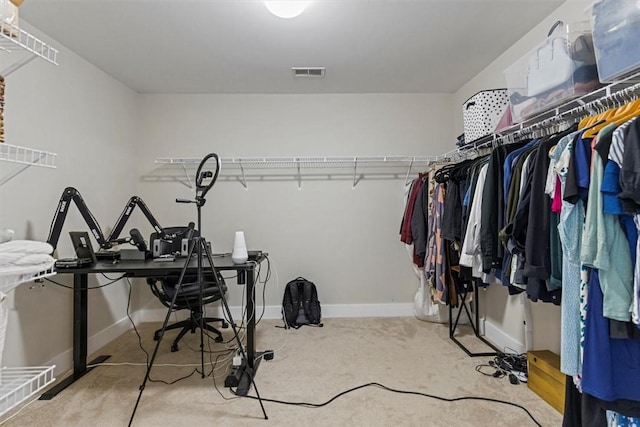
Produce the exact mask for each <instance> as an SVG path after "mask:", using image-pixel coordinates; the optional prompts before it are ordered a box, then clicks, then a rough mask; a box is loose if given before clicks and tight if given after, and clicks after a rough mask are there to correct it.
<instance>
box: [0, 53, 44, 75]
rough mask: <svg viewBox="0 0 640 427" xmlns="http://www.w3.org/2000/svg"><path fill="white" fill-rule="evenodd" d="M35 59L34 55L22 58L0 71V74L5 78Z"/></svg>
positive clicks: (36, 56)
mask: <svg viewBox="0 0 640 427" xmlns="http://www.w3.org/2000/svg"><path fill="white" fill-rule="evenodd" d="M36 58H38V55H37V54H35V53H34V54H31V55H29V56H27V57H26V58H23V59H21V60H20V61H16V62H14V63H13V64H11V65H9V66H8V67H6V68H4V69H3V70H2V71H0V74H2V75H3V76H4V77H7V76H8V75H9V74H11V73H13V72H14V71H16V70H17V69H19V68H20V67H22V66H24V65H27V64H28V63H29V62H31V61H33V60H34V59H36Z"/></svg>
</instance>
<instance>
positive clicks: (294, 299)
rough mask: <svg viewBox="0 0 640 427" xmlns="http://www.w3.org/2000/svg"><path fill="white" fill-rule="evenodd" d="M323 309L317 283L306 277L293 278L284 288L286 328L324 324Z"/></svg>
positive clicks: (283, 301) (283, 307) (283, 305)
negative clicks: (321, 321) (322, 318)
mask: <svg viewBox="0 0 640 427" xmlns="http://www.w3.org/2000/svg"><path fill="white" fill-rule="evenodd" d="M320 316H321V309H320V301H318V291H317V290H316V285H314V284H313V283H312V282H310V281H308V280H307V279H305V278H304V277H298V278H296V279H293V280H292V281H290V282H289V283H287V286H285V289H284V297H283V298H282V317H283V319H284V324H285V328H287V327H290V328H295V329H298V328H299V327H300V326H302V325H312V326H319V327H321V326H322V323H320Z"/></svg>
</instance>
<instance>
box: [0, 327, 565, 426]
mask: <svg viewBox="0 0 640 427" xmlns="http://www.w3.org/2000/svg"><path fill="white" fill-rule="evenodd" d="M280 324H281V322H280V321H275V320H263V321H262V322H261V323H260V324H259V325H258V329H257V337H258V343H257V348H258V350H266V349H271V350H275V358H274V359H273V360H271V361H262V363H261V364H260V367H259V370H258V372H257V375H256V378H255V381H256V384H257V387H258V391H259V392H260V395H261V396H262V397H263V398H268V399H279V400H285V401H296V402H308V403H322V402H325V401H328V400H329V399H331V398H332V397H333V396H335V395H337V394H339V393H341V392H343V391H345V390H347V389H349V388H352V387H356V386H359V385H362V384H366V383H371V382H377V383H380V384H383V385H385V386H387V387H391V388H394V389H398V390H406V391H412V392H420V393H427V394H432V395H437V396H441V397H446V398H455V397H462V396H474V397H486V398H491V399H500V400H505V401H508V402H513V403H516V404H519V405H522V406H524V407H525V408H527V409H528V410H529V411H530V412H531V414H532V415H533V417H535V419H536V420H537V421H538V422H539V423H540V425H543V426H559V425H561V423H562V416H561V415H560V414H559V413H558V412H557V411H555V410H554V409H553V408H552V407H551V406H549V405H548V404H547V403H545V402H544V401H543V400H541V399H540V398H539V397H538V396H537V395H535V394H534V393H533V392H531V391H530V390H529V389H528V388H527V386H526V384H519V385H512V384H510V383H509V380H508V379H506V378H499V379H498V378H493V377H487V376H483V375H481V374H480V373H478V372H476V371H475V369H474V368H475V366H476V365H477V364H480V363H487V361H488V360H489V359H490V358H486V357H484V358H483V357H480V358H470V357H468V356H467V355H466V354H465V353H464V352H463V351H462V350H461V349H459V348H458V347H457V346H456V345H455V344H454V343H453V342H452V341H450V340H449V338H448V330H447V326H446V325H439V324H432V323H426V322H422V321H419V320H416V319H414V318H366V319H327V320H326V321H325V323H324V327H323V328H313V327H303V328H301V329H298V330H284V329H280V328H276V327H275V326H276V325H280ZM158 326H159V325H158V324H143V325H142V326H141V327H139V328H138V329H139V331H140V333H141V335H142V344H143V346H144V347H145V348H146V349H147V351H149V353H151V352H152V350H153V347H154V345H155V342H154V341H153V340H152V337H153V331H154V329H155V328H157V327H158ZM176 333H177V332H175V331H172V332H168V333H167V335H166V336H165V338H164V340H163V341H162V343H161V347H160V351H159V353H158V357H157V358H156V360H155V363H154V367H153V369H152V370H151V378H152V379H154V380H164V381H167V382H171V381H175V380H178V379H179V378H181V377H184V376H186V375H188V374H190V373H191V372H193V369H194V367H178V366H166V365H167V364H196V365H198V366H199V363H200V353H199V351H198V346H199V337H200V334H199V333H197V334H193V335H192V334H187V336H186V337H185V339H183V341H182V343H181V345H180V350H179V351H178V352H175V353H171V352H170V350H169V348H170V345H171V343H170V341H171V340H172V337H174V336H175V334H176ZM224 335H225V338H226V339H228V340H231V339H232V337H233V333H232V332H231V329H226V330H224ZM463 340H464V342H465V343H467V344H468V346H469V347H472V349H473V350H475V351H480V350H484V351H486V348H485V347H483V346H481V345H480V344H479V343H478V342H477V340H475V339H473V337H471V336H469V337H464V338H463ZM230 345H231V344H227V345H225V344H215V343H206V344H205V347H206V349H207V350H211V351H219V350H224V349H226V348H227V346H230ZM474 346H475V347H474ZM97 354H111V355H112V357H111V358H110V359H109V360H108V361H107V362H109V363H122V362H134V363H142V364H144V362H145V355H144V353H143V352H142V350H141V349H140V347H139V346H138V338H137V336H136V334H135V332H134V331H133V330H132V331H129V332H128V333H126V334H124V335H122V336H121V337H119V338H118V339H116V340H115V341H113V342H112V343H110V344H109V345H107V346H106V347H104V348H103V349H101V350H100V351H99V352H98V353H97ZM231 356H232V355H231V354H230V353H229V352H227V353H208V354H207V355H206V361H207V363H208V365H207V367H206V369H205V370H206V371H207V373H210V372H211V369H212V365H211V364H210V362H211V361H215V360H216V358H218V363H217V364H216V365H215V370H214V372H215V382H216V384H217V386H218V389H219V390H218V389H216V387H215V385H214V380H213V378H214V376H208V377H206V378H204V379H202V378H201V376H200V375H199V374H198V373H196V374H194V375H192V376H191V377H189V378H186V379H183V380H181V381H178V382H176V383H175V384H172V385H167V384H163V383H160V382H148V383H147V386H146V389H145V390H144V392H143V394H142V399H141V401H140V405H139V407H138V409H137V412H136V416H135V418H134V420H133V424H132V425H134V426H140V427H143V426H190V427H196V426H260V425H264V426H285V425H288V426H292V425H305V426H308V427H309V426H443V427H444V426H447V427H449V426H535V425H536V424H535V423H534V421H533V420H532V419H531V418H529V416H528V415H527V414H526V413H525V412H524V411H523V410H522V409H519V408H516V407H513V406H508V405H505V404H500V403H494V402H487V401H479V400H464V401H458V402H454V403H449V402H443V401H439V400H436V399H433V398H428V397H424V396H419V395H414V394H401V393H392V392H389V391H386V390H383V389H381V388H379V387H366V388H362V389H359V390H356V391H354V392H352V393H348V394H346V395H343V396H341V397H339V398H337V399H335V400H334V401H333V402H331V403H329V404H327V405H326V406H323V407H321V408H308V407H301V406H291V405H283V404H278V403H272V402H264V408H265V410H266V413H267V415H268V417H269V419H268V420H264V419H263V415H262V410H261V408H260V404H259V402H258V401H257V400H253V399H248V398H237V397H235V396H234V395H233V394H232V393H231V392H230V391H229V390H228V389H225V388H223V387H222V385H223V383H224V378H225V376H226V373H227V371H228V369H229V365H230V363H231ZM145 372H146V368H145V366H144V365H139V366H131V365H120V366H101V367H98V368H96V369H94V370H93V371H92V372H90V373H89V374H88V375H86V376H85V377H83V378H82V379H81V380H79V381H78V382H76V383H75V384H73V385H72V386H71V387H69V388H68V389H67V390H65V391H64V392H62V393H61V394H59V395H58V396H57V397H55V398H54V399H53V400H50V401H39V400H36V401H34V402H33V403H32V404H30V405H28V406H27V407H25V408H24V409H22V411H21V412H20V413H19V414H18V416H16V417H15V418H13V419H11V420H9V421H8V422H6V423H5V424H3V425H6V426H7V427H16V426H33V427H36V426H47V427H49V426H126V425H127V424H128V423H129V418H130V417H131V413H132V411H133V408H134V406H135V402H136V399H137V397H138V393H139V386H140V385H141V384H142V381H143V379H144V376H145ZM61 378H63V376H60V378H59V379H61ZM250 394H251V395H254V396H255V391H254V390H252V391H251V392H250ZM15 412H16V411H15V410H14V411H13V413H15ZM10 415H11V413H9V414H7V415H6V416H5V417H4V419H6V418H7V416H10Z"/></svg>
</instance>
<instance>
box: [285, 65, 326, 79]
mask: <svg viewBox="0 0 640 427" xmlns="http://www.w3.org/2000/svg"><path fill="white" fill-rule="evenodd" d="M291 69H292V70H293V76H294V77H324V72H325V67H292V68H291Z"/></svg>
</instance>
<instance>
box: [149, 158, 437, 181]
mask: <svg viewBox="0 0 640 427" xmlns="http://www.w3.org/2000/svg"><path fill="white" fill-rule="evenodd" d="M435 159H436V157H435V156H310V157H221V158H220V163H221V165H222V171H223V172H224V170H225V169H227V168H228V169H235V170H239V171H240V174H241V177H240V182H241V183H242V185H243V186H244V187H245V188H247V180H246V174H245V170H250V169H261V170H264V169H285V170H286V169H289V170H293V171H294V172H295V173H294V175H295V176H296V177H297V179H298V187H300V185H301V180H302V175H303V170H304V169H323V168H324V169H332V168H336V169H339V168H351V169H352V178H353V186H354V187H355V186H356V184H357V182H358V175H359V172H360V173H363V169H365V168H367V169H369V170H372V169H375V170H389V169H394V168H395V169H396V170H401V169H402V170H403V171H404V170H405V169H406V170H407V172H406V177H405V181H407V180H408V179H409V176H410V174H411V171H412V169H413V167H414V166H415V167H421V168H423V167H424V166H426V165H428V164H430V163H432V162H433V161H434V160H435ZM199 162H200V159H199V158H185V157H182V158H170V157H167V158H158V159H156V161H155V163H156V164H157V165H180V166H182V167H183V169H184V172H185V174H186V176H187V178H188V180H189V182H190V184H191V185H192V183H191V179H190V177H189V174H188V172H187V167H194V166H197V165H198V163H199ZM192 186H193V185H192Z"/></svg>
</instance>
